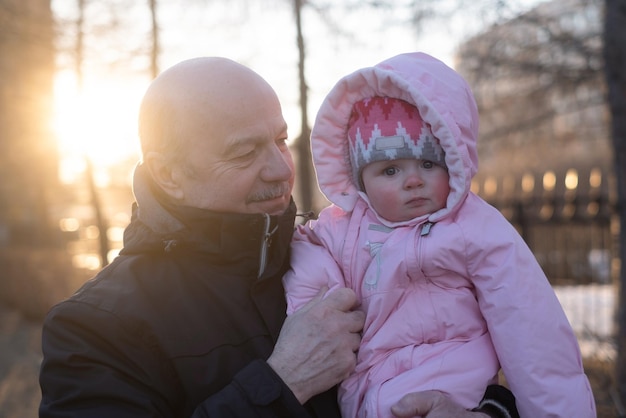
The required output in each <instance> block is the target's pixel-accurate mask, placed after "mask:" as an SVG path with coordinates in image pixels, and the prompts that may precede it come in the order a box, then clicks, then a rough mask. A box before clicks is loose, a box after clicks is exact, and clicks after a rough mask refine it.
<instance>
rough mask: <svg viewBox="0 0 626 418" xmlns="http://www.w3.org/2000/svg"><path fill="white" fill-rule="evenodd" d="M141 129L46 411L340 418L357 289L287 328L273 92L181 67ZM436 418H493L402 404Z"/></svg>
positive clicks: (144, 113) (285, 210)
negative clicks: (119, 225) (123, 224)
mask: <svg viewBox="0 0 626 418" xmlns="http://www.w3.org/2000/svg"><path fill="white" fill-rule="evenodd" d="M139 125H140V139H141V146H142V154H143V158H142V163H141V164H139V165H138V166H137V168H136V170H135V174H134V184H133V191H134V194H135V197H136V201H137V204H136V206H135V207H134V210H133V217H132V220H131V223H130V225H129V226H128V228H127V229H126V231H125V236H124V249H123V250H122V251H121V253H120V255H119V257H117V258H116V259H115V260H114V261H113V262H112V263H111V264H110V265H109V266H107V267H106V268H105V269H103V270H102V271H101V272H100V273H99V274H98V275H97V276H96V277H95V278H94V279H92V280H91V281H89V282H88V283H86V284H85V285H84V286H83V287H82V288H81V289H80V290H79V291H78V292H77V293H76V294H75V295H74V296H72V297H71V298H70V299H68V300H66V301H64V302H62V303H60V304H59V305H57V306H56V307H54V308H53V309H52V310H51V311H50V313H49V314H48V316H47V318H46V321H45V324H44V328H43V341H42V345H43V354H44V361H43V363H42V367H41V374H40V385H41V389H42V401H41V406H40V415H39V416H40V417H41V418H52V417H61V416H62V417H86V418H98V417H107V418H110V417H115V418H124V417H133V418H137V417H324V418H333V417H339V411H338V408H337V403H336V399H335V393H334V391H333V388H334V386H335V385H336V384H337V383H338V382H340V381H341V380H342V379H343V378H345V377H346V376H347V375H348V374H349V373H350V371H351V370H352V369H353V368H354V365H355V351H356V350H357V348H358V345H359V340H360V335H359V332H360V331H361V329H362V326H363V321H364V317H363V314H362V313H361V312H359V311H358V310H353V308H354V306H353V305H354V303H355V300H356V299H355V295H354V294H353V293H352V291H350V290H347V289H345V290H344V291H338V292H334V293H332V294H330V295H329V296H328V297H324V294H323V293H324V291H322V292H321V293H320V295H318V297H317V298H315V299H314V300H312V301H311V302H310V303H309V304H308V305H306V306H305V307H304V308H303V309H301V310H300V311H299V312H298V313H296V314H294V315H293V316H291V317H289V318H287V319H285V308H286V306H285V299H284V292H283V288H282V282H281V278H282V275H283V274H284V272H285V271H286V270H287V268H288V264H289V251H288V249H289V242H290V239H291V236H292V232H293V225H294V219H295V216H296V213H295V205H294V203H293V201H292V199H291V191H292V186H293V180H294V167H293V161H292V159H291V155H290V153H289V150H288V148H287V144H286V140H287V126H286V124H285V121H284V119H283V116H282V111H281V107H280V103H279V101H278V98H277V96H276V93H275V92H274V90H273V89H272V88H271V87H270V86H269V85H268V84H267V82H266V81H265V80H263V79H262V78H261V77H260V76H259V75H258V74H256V73H255V72H253V71H252V70H250V69H248V68H247V67H244V66H242V65H240V64H237V63H235V62H233V61H231V60H228V59H224V58H197V59H192V60H188V61H184V62H182V63H180V64H178V65H176V66H174V67H172V68H170V69H169V70H167V71H165V72H164V73H162V74H161V75H160V76H159V77H157V79H155V80H154V82H153V83H152V85H151V86H150V87H149V89H148V91H147V92H146V95H145V97H144V99H143V102H142V105H141V110H140V120H139ZM429 411H430V413H431V415H427V416H432V417H437V416H440V417H445V416H460V415H453V414H468V415H467V416H468V417H470V416H472V417H473V416H476V417H477V416H487V415H484V414H481V413H478V412H475V413H474V412H466V411H461V410H460V409H459V408H457V407H456V406H455V405H453V404H451V403H450V402H448V401H447V400H446V399H445V397H443V396H441V394H437V393H421V394H411V395H410V396H408V397H407V398H405V399H404V400H403V401H402V402H401V403H400V404H398V405H397V409H396V412H397V414H398V416H406V417H409V416H414V415H415V414H418V413H419V414H426V413H428V412H429ZM437 414H440V415H437Z"/></svg>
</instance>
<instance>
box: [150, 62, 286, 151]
mask: <svg viewBox="0 0 626 418" xmlns="http://www.w3.org/2000/svg"><path fill="white" fill-rule="evenodd" d="M251 97H262V98H264V99H265V100H266V99H267V98H269V99H270V100H276V102H278V98H277V97H276V93H275V92H274V90H273V89H272V87H271V86H270V85H269V84H268V83H267V82H266V81H265V80H264V79H263V78H262V77H261V76H260V75H258V74H257V73H255V72H254V71H252V70H251V69H249V68H248V67H246V66H244V65H241V64H239V63H237V62H235V61H232V60H230V59H227V58H221V57H201V58H193V59H189V60H186V61H183V62H180V63H179V64H176V65H174V66H173V67H171V68H169V69H167V70H166V71H164V72H163V73H161V74H160V75H159V76H158V77H157V78H156V79H155V80H154V81H153V82H152V84H151V85H150V87H149V88H148V90H147V91H146V94H145V95H144V98H143V101H142V103H141V108H140V113H139V137H140V140H141V149H142V153H143V155H144V156H145V155H146V153H148V152H151V151H156V152H159V153H162V154H163V155H165V156H166V157H167V158H168V159H170V160H171V161H180V160H181V159H183V158H184V154H185V152H186V150H189V149H191V145H192V144H191V143H192V141H194V140H196V139H198V136H199V135H200V136H203V137H204V138H205V139H209V137H210V134H211V133H212V132H215V131H220V132H223V131H225V130H228V129H230V128H231V126H229V125H230V124H233V123H234V121H235V119H234V118H232V117H231V116H232V112H237V111H241V110H245V109H244V108H246V107H247V106H251V105H253V104H254V103H257V104H258V103H259V101H258V100H249V99H250V98H251ZM216 124H219V126H217V125H216ZM216 127H217V128H218V129H216Z"/></svg>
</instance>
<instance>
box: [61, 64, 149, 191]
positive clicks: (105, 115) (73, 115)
mask: <svg viewBox="0 0 626 418" xmlns="http://www.w3.org/2000/svg"><path fill="white" fill-rule="evenodd" d="M142 87H143V85H142V84H141V83H138V82H130V81H125V80H118V79H100V80H93V81H89V82H85V84H84V88H82V89H79V88H78V83H77V82H76V77H75V76H74V74H73V73H71V72H61V73H59V74H58V75H57V77H56V79H55V90H54V93H55V116H54V122H53V123H54V131H55V134H56V137H57V139H58V147H59V154H60V157H61V164H60V167H61V168H60V177H61V180H62V181H64V182H66V183H67V182H72V181H73V178H76V177H77V176H79V175H80V174H81V173H82V172H84V170H85V168H86V161H87V160H89V161H91V163H92V164H93V166H94V167H107V166H110V165H112V164H115V163H117V162H119V161H120V160H122V159H125V158H128V157H129V156H133V155H137V154H138V148H139V147H138V140H137V135H136V131H137V129H136V123H137V111H138V106H139V101H140V100H141V94H142V92H143V90H142Z"/></svg>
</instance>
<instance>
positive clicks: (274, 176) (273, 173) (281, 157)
mask: <svg viewBox="0 0 626 418" xmlns="http://www.w3.org/2000/svg"><path fill="white" fill-rule="evenodd" d="M268 154H269V155H268V157H267V161H266V162H265V167H264V169H263V171H262V172H261V175H262V178H263V180H265V181H268V182H271V181H287V180H289V179H290V178H291V177H292V176H293V165H292V164H291V153H290V152H289V151H284V152H283V151H281V150H280V149H279V148H278V147H272V149H271V150H270V152H269V153H268ZM285 154H286V155H285Z"/></svg>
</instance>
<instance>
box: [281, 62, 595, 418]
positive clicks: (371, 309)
mask: <svg viewBox="0 0 626 418" xmlns="http://www.w3.org/2000/svg"><path fill="white" fill-rule="evenodd" d="M373 96H387V97H395V98H399V99H402V100H405V101H407V102H410V103H412V104H414V105H415V106H416V107H417V108H418V110H419V112H420V115H421V117H422V119H423V120H424V121H425V122H426V123H428V124H429V125H430V126H431V128H432V132H433V134H434V136H435V137H437V138H438V139H439V141H440V144H441V146H442V147H443V149H444V151H445V154H446V156H445V161H446V165H447V167H448V171H449V175H450V189H451V191H450V194H449V196H448V199H447V206H446V207H445V208H443V209H441V210H439V211H437V212H435V213H431V214H429V215H425V216H423V217H419V218H415V219H412V220H410V221H406V222H396V223H393V222H389V221H386V220H385V219H383V218H381V217H379V216H378V215H377V214H376V212H375V211H374V210H373V209H372V208H371V206H370V205H369V202H368V199H367V196H366V195H365V194H364V193H362V192H359V191H358V190H357V186H356V183H355V180H354V179H353V178H352V174H351V168H350V167H349V158H348V142H347V136H346V129H347V125H348V119H349V117H350V113H351V110H352V104H353V103H355V102H357V101H359V100H361V99H364V98H367V97H373ZM477 135H478V112H477V108H476V104H475V101H474V98H473V95H472V93H471V90H470V88H469V86H468V85H467V84H466V83H465V81H464V80H463V79H462V78H461V77H460V76H459V75H458V74H457V73H456V72H455V71H453V70H452V69H450V68H449V67H447V66H446V65H445V64H443V63H442V62H440V61H438V60H436V59H434V58H432V57H430V56H428V55H426V54H422V53H410V54H402V55H399V56H396V57H393V58H390V59H388V60H386V61H383V62H382V63H380V64H378V65H376V66H374V67H371V68H364V69H361V70H358V71H356V72H354V73H352V74H350V75H348V76H346V77H344V78H343V79H341V80H340V81H339V82H338V83H337V84H336V85H335V87H334V88H333V89H332V90H331V92H330V93H329V94H328V96H327V97H326V99H325V100H324V102H323V104H322V106H321V108H320V110H319V113H318V115H317V119H316V122H315V125H314V128H313V132H312V135H311V146H312V152H313V159H314V163H315V167H316V172H317V177H318V182H319V186H320V188H321V190H322V192H323V193H324V194H325V196H326V197H327V198H328V199H329V200H330V201H331V202H332V205H331V206H329V207H327V208H325V209H324V210H323V211H322V212H321V214H320V216H319V219H318V220H316V221H310V222H309V223H307V224H306V225H304V226H299V227H298V228H297V231H296V234H295V237H294V241H293V243H292V264H291V265H292V270H291V271H290V272H289V273H288V274H287V275H286V276H285V278H284V283H285V289H286V292H287V300H288V313H293V312H294V311H295V310H297V309H298V308H299V307H301V306H302V305H303V304H305V303H306V302H307V301H309V300H310V299H311V298H312V297H314V296H315V295H316V294H317V293H318V292H319V289H320V288H321V287H322V286H330V287H331V289H334V288H337V287H349V288H352V289H353V290H354V291H355V292H356V294H357V296H358V299H359V301H360V303H361V306H360V309H362V310H363V311H364V312H365V313H366V322H365V327H364V330H363V338H362V344H361V347H360V349H359V352H358V359H357V366H356V370H355V371H354V372H353V374H352V375H351V376H349V377H348V379H346V380H345V381H344V382H343V383H342V384H341V386H340V389H339V400H340V405H341V408H342V415H343V417H345V418H352V417H368V418H369V417H391V416H392V415H391V412H390V407H391V405H393V404H394V403H395V402H397V401H398V400H399V399H400V398H401V397H402V396H403V395H405V394H407V393H410V392H416V391H422V390H430V389H436V390H440V391H442V392H445V393H447V394H449V396H450V397H451V398H452V399H453V400H455V401H456V402H458V403H459V404H461V405H462V406H464V407H466V408H472V407H474V406H476V405H477V404H478V402H479V401H480V400H481V398H482V396H483V394H484V391H485V389H486V386H487V385H488V384H490V383H494V382H496V381H497V373H498V370H499V369H500V365H501V367H502V370H503V372H504V374H505V376H506V379H507V382H508V385H509V387H510V388H511V391H512V392H513V394H514V395H515V397H516V400H517V406H518V409H519V412H520V415H521V417H522V418H541V417H563V418H572V417H577V418H586V417H595V416H596V412H595V401H594V398H593V395H592V392H591V388H590V385H589V382H588V379H587V377H586V375H585V373H584V370H583V367H582V360H581V355H580V350H579V348H578V343H577V340H576V337H575V335H574V333H573V331H572V328H571V327H570V325H569V322H568V320H567V318H566V317H565V314H564V312H563V310H562V308H561V306H560V304H559V302H558V300H557V298H556V296H555V294H554V291H553V290H552V288H551V286H550V284H549V282H548V280H547V279H546V277H545V275H544V273H543V271H542V270H541V268H540V266H539V265H538V263H537V261H536V259H535V257H534V256H533V254H532V253H531V251H530V250H529V248H528V247H527V245H526V244H525V243H524V241H523V240H522V238H521V237H520V235H519V234H518V233H517V232H516V231H515V229H514V228H513V227H512V226H511V224H510V223H509V222H508V221H507V220H506V219H505V218H504V217H503V216H502V215H501V214H500V212H498V211H497V210H496V209H495V208H493V207H492V206H490V205H489V204H487V203H486V202H485V201H483V200H482V199H481V198H479V197H478V196H476V195H475V194H474V193H472V192H471V191H470V185H471V179H472V177H473V176H474V174H475V173H476V170H477V168H478V159H477V150H476V140H477Z"/></svg>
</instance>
